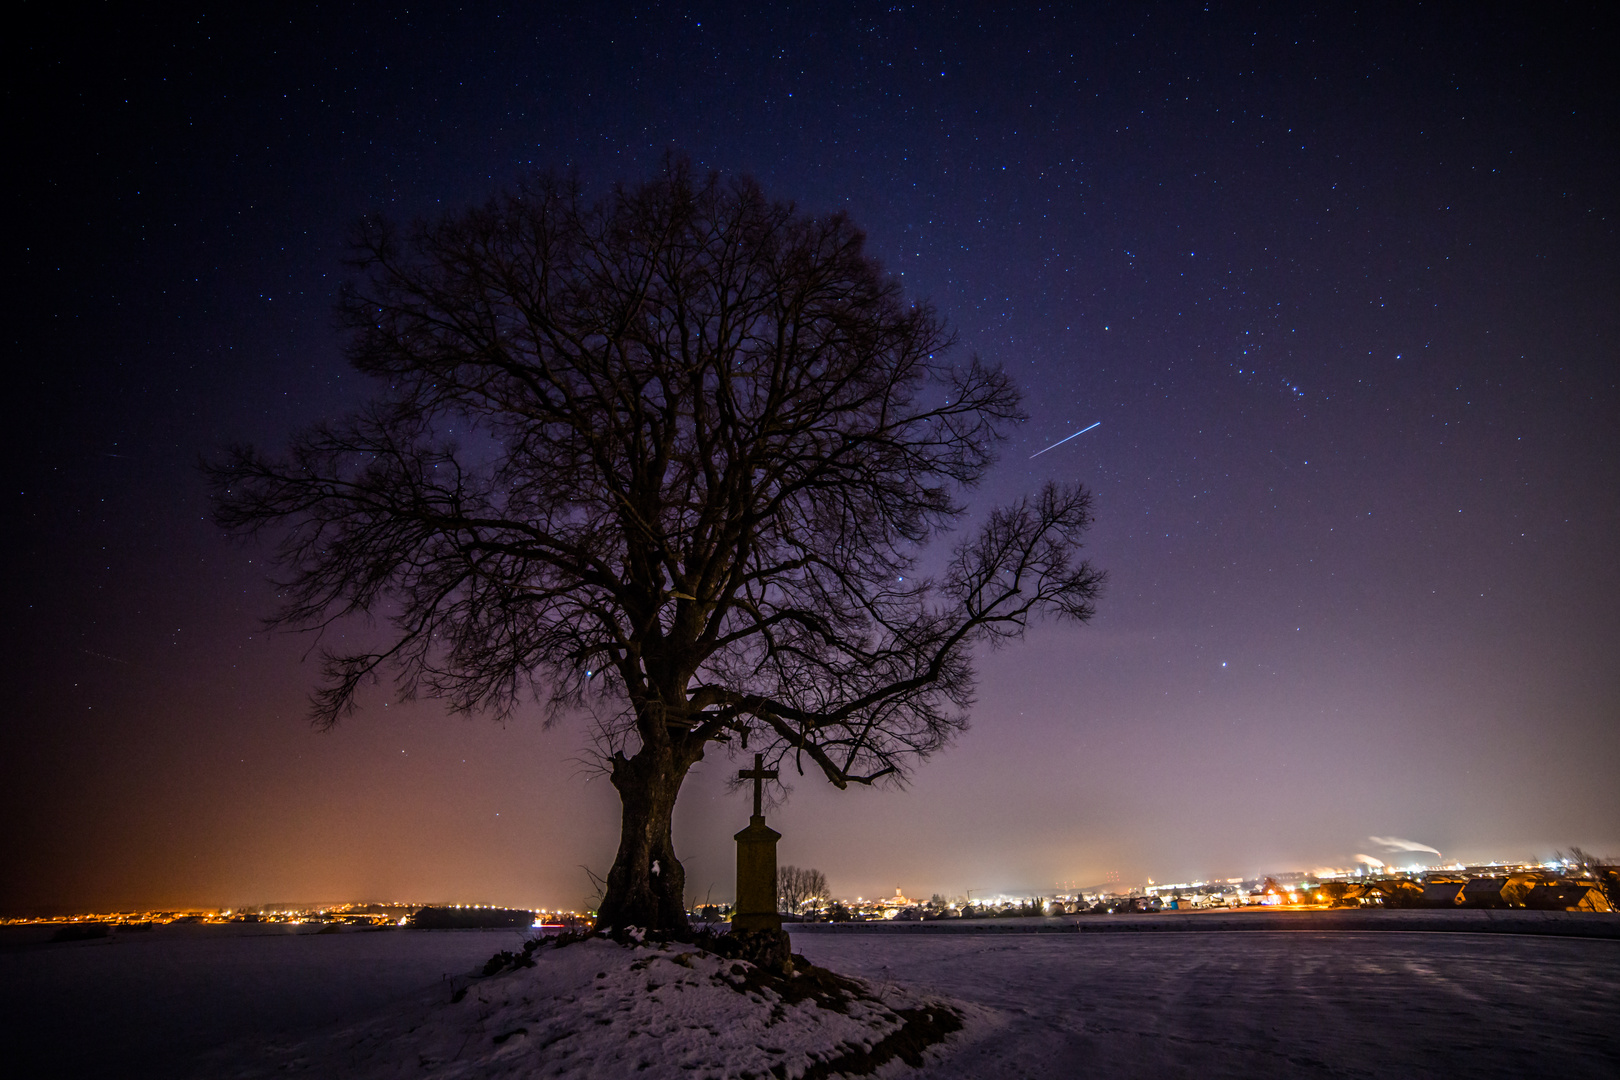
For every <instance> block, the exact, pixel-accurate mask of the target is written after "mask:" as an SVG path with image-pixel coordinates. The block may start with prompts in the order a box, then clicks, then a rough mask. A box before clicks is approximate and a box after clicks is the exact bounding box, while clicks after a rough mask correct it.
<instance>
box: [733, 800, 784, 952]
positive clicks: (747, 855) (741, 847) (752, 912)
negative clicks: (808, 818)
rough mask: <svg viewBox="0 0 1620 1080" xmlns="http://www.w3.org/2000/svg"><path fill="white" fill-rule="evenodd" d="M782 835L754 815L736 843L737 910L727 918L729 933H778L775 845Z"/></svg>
mask: <svg viewBox="0 0 1620 1080" xmlns="http://www.w3.org/2000/svg"><path fill="white" fill-rule="evenodd" d="M780 839H782V834H781V833H779V832H777V831H776V830H775V829H772V828H771V827H770V826H768V825H766V824H765V818H764V817H763V816H761V815H759V814H755V815H754V816H753V817H751V818H749V819H748V828H746V829H744V830H743V831H742V832H740V833H738V834H737V836H736V840H737V907H736V910H735V912H734V913H733V914H732V916H731V928H732V931H733V932H739V931H742V932H749V933H752V932H754V931H759V930H769V931H773V932H777V933H780V932H781V929H782V916H780V915H778V914H777V913H776V842H777V841H778V840H780Z"/></svg>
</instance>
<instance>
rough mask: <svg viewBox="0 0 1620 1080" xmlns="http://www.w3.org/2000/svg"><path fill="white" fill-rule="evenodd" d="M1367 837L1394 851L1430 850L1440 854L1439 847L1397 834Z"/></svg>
mask: <svg viewBox="0 0 1620 1080" xmlns="http://www.w3.org/2000/svg"><path fill="white" fill-rule="evenodd" d="M1367 839H1369V840H1371V841H1372V842H1373V843H1375V844H1383V845H1384V846H1385V847H1387V848H1390V849H1392V850H1395V851H1432V852H1434V853H1435V854H1436V855H1438V854H1440V849H1439V848H1432V847H1430V846H1429V845H1428V844H1420V843H1418V842H1417V841H1416V840H1402V839H1401V838H1400V837H1398V836H1369V837H1367Z"/></svg>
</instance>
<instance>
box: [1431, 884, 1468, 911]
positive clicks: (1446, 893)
mask: <svg viewBox="0 0 1620 1080" xmlns="http://www.w3.org/2000/svg"><path fill="white" fill-rule="evenodd" d="M1462 901H1463V882H1461V881H1431V882H1429V883H1428V884H1427V885H1424V886H1423V906H1424V907H1456V906H1457V905H1458V904H1460V903H1462Z"/></svg>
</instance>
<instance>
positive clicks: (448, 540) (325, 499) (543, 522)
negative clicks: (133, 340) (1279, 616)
mask: <svg viewBox="0 0 1620 1080" xmlns="http://www.w3.org/2000/svg"><path fill="white" fill-rule="evenodd" d="M355 268H356V272H357V275H358V281H357V283H356V284H354V285H352V286H351V287H350V288H349V289H348V291H347V292H346V293H345V294H344V299H343V301H342V304H341V315H342V318H343V320H344V322H345V323H346V324H347V326H348V328H349V330H350V331H351V337H350V339H349V345H348V355H349V358H350V361H351V362H352V364H353V365H354V367H356V368H357V369H358V370H359V371H361V372H363V373H365V374H367V375H370V376H374V377H375V378H376V379H377V380H378V386H379V389H378V392H377V396H376V398H375V399H374V401H373V402H372V404H370V405H369V406H368V407H366V408H364V409H363V410H361V411H360V412H358V413H357V414H355V415H354V416H351V417H350V418H348V419H346V420H344V421H343V422H341V423H336V424H330V425H323V426H319V427H316V428H314V429H312V430H310V431H308V432H305V433H304V434H302V435H301V436H299V437H297V438H296V439H295V440H294V442H293V444H292V447H291V451H290V453H289V454H288V455H287V456H286V457H283V458H279V459H278V458H271V457H266V456H263V455H261V454H259V453H257V452H256V451H254V450H253V449H252V448H248V447H241V448H237V449H235V450H233V451H232V452H231V453H230V454H229V456H228V457H227V458H226V460H224V461H223V462H221V463H219V464H218V465H216V466H214V467H212V470H211V471H212V475H213V479H214V482H215V484H216V492H217V504H216V506H217V509H216V518H217V520H218V521H219V522H220V523H221V524H222V525H223V526H225V527H226V528H228V529H230V530H232V531H234V532H237V533H254V532H257V531H259V530H262V529H265V528H266V527H275V528H276V534H275V535H276V536H277V538H278V540H279V547H278V549H277V558H278V559H279V565H280V566H281V567H282V568H283V569H284V571H285V577H284V580H283V581H282V582H281V584H282V586H283V590H284V591H283V595H284V596H285V597H286V604H285V607H283V608H282V609H281V611H280V612H279V613H278V614H277V615H276V616H275V617H274V621H275V622H277V623H278V624H280V625H284V626H291V627H304V628H315V629H320V628H325V627H327V626H329V625H331V623H332V622H333V621H334V620H336V619H339V618H342V617H345V616H348V615H351V614H355V613H369V614H385V615H387V616H388V618H389V619H390V620H391V631H390V633H389V634H388V636H387V641H386V643H385V644H383V645H382V646H380V647H378V648H376V649H375V650H351V651H343V652H331V653H326V654H324V656H323V669H324V676H325V677H324V682H323V685H322V686H321V687H320V689H319V690H318V691H317V692H316V693H315V695H314V697H313V717H314V720H315V721H316V722H317V723H318V724H321V725H327V726H329V725H332V724H335V723H337V722H338V720H339V719H340V718H341V717H343V716H345V715H346V714H348V713H349V712H350V711H351V710H353V709H354V707H355V702H356V694H357V692H358V691H359V690H360V689H361V687H362V686H363V685H364V684H366V683H368V682H371V681H374V680H375V679H376V678H377V676H378V674H379V673H380V672H381V671H384V670H387V671H389V672H391V673H392V675H393V678H394V680H395V683H396V686H397V689H398V691H399V692H400V693H401V694H403V695H406V696H409V695H415V694H429V695H432V696H436V697H440V698H443V699H445V700H447V701H448V702H449V704H450V705H451V707H452V708H453V709H455V710H458V711H463V712H472V711H480V712H488V713H492V714H494V715H495V716H497V717H505V716H508V715H510V714H511V712H512V711H513V709H514V708H516V707H517V705H518V704H519V703H520V702H521V700H523V699H524V698H526V697H529V696H533V697H534V698H535V699H537V700H540V701H543V702H545V703H547V704H548V706H549V709H550V711H549V713H548V722H550V719H555V718H556V717H557V716H558V715H561V714H563V713H567V712H573V711H576V710H578V709H580V708H581V707H585V708H587V709H589V710H590V711H591V713H592V714H593V715H594V716H595V717H596V719H597V724H598V732H597V733H598V739H599V744H598V745H599V746H600V748H601V749H602V753H603V760H604V763H605V766H606V768H607V770H608V772H609V775H610V777H611V779H612V783H613V785H614V787H615V788H616V789H617V790H618V792H619V795H620V798H621V801H622V804H623V820H622V825H623V828H622V835H621V840H620V845H619V850H618V854H617V856H616V858H615V860H614V863H613V866H612V868H611V869H610V870H609V872H608V878H607V888H606V892H605V895H604V896H603V898H602V903H601V907H600V909H599V911H598V921H599V924H600V925H617V926H624V925H631V924H634V925H640V926H647V927H654V928H674V927H683V926H684V925H685V915H684V912H683V908H682V896H683V892H684V885H685V878H684V872H683V870H682V868H681V864H680V862H679V861H678V860H677V859H676V858H675V852H674V849H673V847H672V846H671V840H670V819H671V813H672V811H673V809H674V805H675V800H676V796H677V795H678V793H679V791H680V788H681V783H682V781H683V780H684V779H685V777H686V775H687V772H688V770H690V769H691V767H692V766H693V765H694V764H695V763H696V762H697V761H699V760H701V759H702V757H703V755H704V752H705V750H706V749H707V748H708V747H709V746H710V745H712V744H715V743H726V742H729V741H730V740H733V739H736V740H738V741H739V742H740V743H741V744H742V745H744V746H746V745H748V740H750V739H753V740H754V741H755V743H756V748H758V747H761V746H762V747H764V748H765V749H766V750H767V751H768V752H769V754H770V756H771V758H772V760H773V762H774V763H776V764H781V763H783V761H784V759H785V758H791V759H792V762H793V763H794V764H795V765H797V766H798V768H799V770H800V772H801V773H802V771H803V767H804V765H805V764H806V763H808V764H809V765H810V766H811V767H812V768H815V769H819V770H820V771H821V772H822V774H823V775H825V776H826V777H827V779H828V780H830V781H831V782H832V783H833V784H835V785H837V786H838V787H840V788H842V787H845V786H847V785H849V784H872V783H874V782H878V781H881V780H885V779H889V780H893V779H898V778H900V777H902V776H903V775H904V771H905V770H906V768H907V767H908V766H909V765H910V764H911V763H913V762H915V761H917V760H919V759H921V758H924V757H927V756H928V755H929V754H931V753H933V752H934V751H936V750H938V749H939V748H941V747H942V746H944V745H945V744H946V743H947V742H948V741H949V740H950V739H951V737H952V736H953V735H954V734H955V733H956V732H958V731H960V730H961V729H962V728H963V726H964V725H965V723H966V717H965V710H966V708H967V707H968V705H969V704H970V702H971V699H972V689H973V668H972V664H971V653H972V651H973V649H974V648H975V647H977V646H980V645H983V644H986V643H990V644H994V643H996V642H1000V641H1004V640H1007V639H1010V638H1015V637H1017V636H1019V635H1020V634H1021V633H1022V632H1023V630H1024V628H1025V626H1026V624H1027V622H1028V620H1029V619H1030V618H1031V617H1032V616H1034V615H1037V614H1039V613H1042V612H1047V613H1052V614H1056V615H1058V616H1061V617H1067V618H1069V619H1073V620H1077V621H1084V620H1086V619H1088V618H1089V617H1090V616H1091V614H1092V611H1093V602H1094V600H1095V598H1096V596H1097V592H1098V588H1099V586H1100V583H1101V580H1102V578H1101V575H1100V574H1099V573H1098V572H1097V571H1096V570H1094V569H1093V568H1092V567H1091V566H1090V565H1089V564H1087V563H1085V562H1083V561H1080V560H1078V559H1077V558H1076V556H1075V551H1076V549H1077V548H1078V547H1079V541H1080V537H1081V534H1082V532H1083V531H1084V530H1085V528H1086V527H1087V526H1088V524H1089V523H1090V520H1091V514H1090V496H1089V494H1088V493H1087V492H1086V491H1085V490H1084V489H1082V488H1081V487H1080V486H1078V485H1069V486H1061V485H1049V486H1047V487H1046V488H1044V489H1043V490H1042V491H1041V492H1040V493H1039V494H1037V495H1034V496H1032V497H1027V498H1024V499H1021V500H1019V501H1018V502H1016V503H1015V504H1013V505H1011V506H1007V507H1004V508H1001V509H998V510H996V511H994V512H993V513H991V514H990V515H989V517H988V520H987V521H986V522H985V523H984V525H983V527H982V528H981V529H980V530H979V531H978V532H977V534H976V535H974V536H972V537H971V538H969V539H967V540H966V541H964V542H962V543H960V544H959V545H958V546H957V547H956V548H955V549H954V553H953V554H952V555H951V556H950V557H949V559H948V560H947V561H945V562H944V563H943V569H942V570H940V571H939V573H938V574H937V575H936V576H934V577H931V578H930V577H926V576H921V575H918V574H917V573H916V572H915V566H916V561H917V559H918V558H919V555H920V553H921V552H922V550H923V545H924V544H925V543H926V542H927V541H929V540H930V539H931V538H933V537H935V536H937V535H939V534H941V533H942V532H945V531H947V530H948V529H949V528H950V527H951V526H952V525H953V523H954V522H956V521H957V520H958V519H959V517H960V516H961V514H962V512H963V507H962V505H961V504H960V502H959V501H958V493H960V492H961V491H963V490H964V489H966V488H968V487H970V486H971V485H973V484H974V483H975V482H976V481H978V480H979V479H980V477H981V476H982V475H983V473H984V471H985V469H986V468H987V467H988V465H989V463H990V461H991V459H992V451H993V448H994V445H995V443H996V441H997V439H998V438H999V429H1000V428H1001V427H1002V426H1003V425H1004V424H1006V423H1007V422H1009V421H1013V420H1015V419H1017V418H1018V417H1019V415H1020V413H1019V409H1018V401H1017V394H1016V392H1015V390H1014V388H1013V386H1012V384H1011V383H1010V381H1009V380H1008V378H1007V377H1006V376H1005V375H1004V374H1003V373H1002V372H1001V371H1000V370H999V369H996V368H993V367H988V366H985V365H983V364H981V363H980V362H979V361H977V360H976V359H975V360H973V361H971V362H969V363H968V364H967V365H966V366H963V367H953V366H951V365H949V364H948V363H947V362H946V361H945V359H944V355H945V352H946V350H947V348H948V347H949V346H950V344H951V338H950V335H949V334H948V333H947V331H946V329H945V327H944V325H943V323H942V321H941V320H940V318H939V317H938V316H937V315H936V314H935V312H934V310H933V309H932V308H931V307H929V306H928V305H926V304H915V303H908V302H906V301H905V300H904V299H903V298H902V296H901V292H900V289H899V287H898V285H897V284H896V283H895V282H894V280H893V279H891V278H889V277H887V276H886V275H885V274H884V273H883V272H882V271H881V270H880V268H879V267H878V266H877V264H876V263H874V262H873V261H872V260H871V259H870V258H868V257H867V256H866V255H865V253H864V250H863V236H862V234H861V233H860V232H859V231H858V230H857V229H856V228H855V227H854V226H853V225H852V224H851V223H850V222H849V221H848V220H847V219H846V218H845V217H844V216H842V215H841V214H832V215H828V216H823V217H812V216H808V215H805V214H802V213H798V212H796V211H795V210H794V209H793V207H791V206H789V205H784V204H782V203H775V202H771V201H769V200H767V199H766V198H765V197H764V196H763V194H762V193H761V192H760V191H759V189H758V188H757V187H756V186H755V185H754V184H752V183H751V182H749V181H746V180H742V181H734V182H724V181H722V180H720V179H718V178H717V177H713V176H711V177H709V178H707V179H706V180H698V179H696V178H694V177H693V176H692V175H691V172H690V169H689V167H688V166H687V165H685V164H684V163H682V162H680V161H678V160H671V161H670V162H668V163H667V164H666V167H665V170H664V172H663V174H662V175H661V176H660V177H659V178H657V179H655V180H653V181H651V182H648V183H645V184H642V185H640V186H635V187H622V186H621V187H617V188H615V189H614V190H613V191H612V192H611V193H610V194H609V195H608V196H606V197H605V198H603V199H601V200H599V201H596V202H588V201H587V200H585V199H584V198H583V196H581V195H580V194H579V192H578V191H577V189H576V188H575V187H574V186H573V185H571V184H569V183H565V182H560V181H557V180H554V179H542V180H539V181H536V182H534V183H531V184H528V185H525V186H523V187H521V188H520V189H518V190H516V191H515V192H511V193H508V194H506V195H504V196H502V197H500V198H498V199H495V200H493V201H492V202H490V203H489V204H487V205H485V206H483V207H480V208H477V209H473V210H470V211H467V212H464V213H458V214H452V215H449V216H447V217H444V218H442V219H440V220H437V221H434V222H429V223H421V224H418V225H416V226H415V227H414V228H412V229H410V230H408V231H407V232H405V233H403V234H402V233H401V232H399V231H398V230H396V229H395V228H393V227H391V226H390V225H388V224H387V223H385V222H381V221H371V222H367V223H366V224H365V225H363V226H362V228H361V230H360V231H359V233H358V237H357V239H356V242H355Z"/></svg>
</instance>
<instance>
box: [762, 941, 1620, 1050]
mask: <svg viewBox="0 0 1620 1080" xmlns="http://www.w3.org/2000/svg"><path fill="white" fill-rule="evenodd" d="M794 944H795V946H796V947H797V948H798V949H799V950H800V951H801V952H802V953H804V955H805V956H806V957H807V958H809V959H810V960H811V961H812V962H814V963H817V964H823V965H826V966H829V967H832V968H834V969H835V970H839V971H844V972H847V973H849V974H852V975H860V976H863V977H865V978H867V979H870V980H875V981H880V982H881V981H882V980H895V981H903V982H904V983H905V984H906V985H907V986H909V987H911V988H912V989H913V990H915V991H921V992H924V993H926V992H929V991H934V992H938V993H940V994H944V995H948V996H950V997H954V998H956V999H958V1000H962V1001H966V1002H970V1003H975V1004H978V1005H981V1006H984V1007H985V1008H986V1009H988V1010H991V1012H990V1015H991V1017H992V1018H993V1023H992V1024H991V1025H990V1026H988V1028H987V1029H981V1030H974V1029H972V1028H970V1030H969V1032H968V1033H967V1034H970V1035H972V1036H973V1037H972V1038H971V1039H968V1040H963V1043H962V1044H961V1045H959V1046H957V1047H955V1048H953V1050H952V1052H951V1053H950V1054H949V1055H947V1056H944V1057H943V1058H942V1059H941V1060H939V1061H938V1062H937V1063H934V1064H931V1065H930V1066H929V1067H927V1068H925V1069H924V1070H922V1071H921V1072H919V1073H915V1074H914V1075H917V1076H919V1077H923V1076H926V1077H1020V1078H1025V1077H1027V1078H1036V1077H1087V1078H1088V1080H1089V1078H1105V1077H1110V1078H1111V1077H1153V1078H1166V1077H1181V1076H1186V1077H1193V1076H1196V1077H1200V1078H1205V1077H1223V1076H1232V1077H1240V1076H1241V1077H1255V1076H1334V1077H1363V1076H1364V1077H1384V1076H1395V1075H1398V1074H1404V1075H1407V1076H1439V1075H1449V1076H1457V1077H1464V1076H1466V1077H1469V1078H1471V1080H1472V1078H1478V1077H1498V1076H1499V1077H1513V1078H1515V1080H1523V1078H1524V1077H1526V1076H1557V1077H1560V1078H1573V1077H1594V1078H1605V1080H1613V1078H1614V1077H1616V1076H1620V941H1617V940H1612V939H1611V940H1591V939H1584V940H1583V939H1574V938H1554V937H1539V936H1509V935H1496V934H1492V935H1486V934H1471V933H1413V932H1334V933H1315V932H1302V931H1282V932H1221V931H1216V932H1202V933H1200V932H1190V933H1147V934H1135V933H1099V934H1072V933H1071V934H1044V935H1035V934H1009V933H993V934H983V935H968V934H906V935H886V936H884V937H871V936H867V935H860V934H845V935H828V934H813V933H802V934H800V935H799V937H798V938H797V939H796V940H795V942H794Z"/></svg>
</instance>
